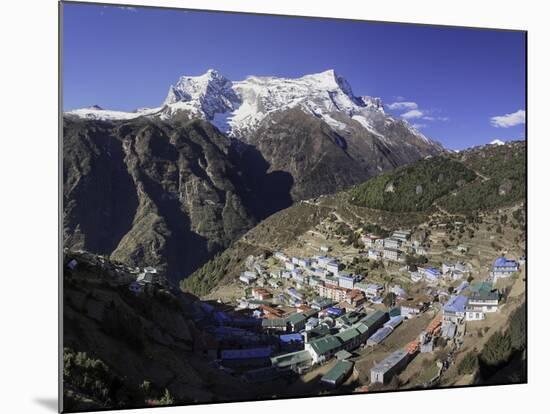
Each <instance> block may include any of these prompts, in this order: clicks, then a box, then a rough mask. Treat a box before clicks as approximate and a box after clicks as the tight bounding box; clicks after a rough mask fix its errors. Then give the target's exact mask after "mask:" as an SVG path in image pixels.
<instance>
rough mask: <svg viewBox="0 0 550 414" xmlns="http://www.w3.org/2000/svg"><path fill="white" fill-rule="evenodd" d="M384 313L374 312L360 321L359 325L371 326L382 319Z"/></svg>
mask: <svg viewBox="0 0 550 414" xmlns="http://www.w3.org/2000/svg"><path fill="white" fill-rule="evenodd" d="M385 314H386V312H382V311H381V310H377V311H374V312H373V313H371V314H370V315H368V316H366V317H365V318H363V319H361V323H363V324H365V325H367V326H369V327H370V326H372V325H374V324H376V323H377V322H378V321H379V320H380V319H382V318H384V315H385Z"/></svg>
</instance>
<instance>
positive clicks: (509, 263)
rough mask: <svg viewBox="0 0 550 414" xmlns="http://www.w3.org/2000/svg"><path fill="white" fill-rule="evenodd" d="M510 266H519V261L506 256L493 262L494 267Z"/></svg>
mask: <svg viewBox="0 0 550 414" xmlns="http://www.w3.org/2000/svg"><path fill="white" fill-rule="evenodd" d="M508 266H517V262H516V261H515V260H512V259H507V258H505V257H502V256H501V257H499V258H497V259H496V260H495V262H494V263H493V267H508Z"/></svg>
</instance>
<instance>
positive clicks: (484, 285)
mask: <svg viewBox="0 0 550 414" xmlns="http://www.w3.org/2000/svg"><path fill="white" fill-rule="evenodd" d="M492 290H493V284H492V283H491V282H479V283H474V284H473V285H472V286H471V287H470V291H471V292H479V293H481V292H490V291H492Z"/></svg>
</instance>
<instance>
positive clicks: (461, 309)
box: [443, 295, 468, 323]
mask: <svg viewBox="0 0 550 414" xmlns="http://www.w3.org/2000/svg"><path fill="white" fill-rule="evenodd" d="M467 303H468V298H467V297H466V296H462V295H458V296H452V297H451V299H450V300H449V301H448V302H447V303H446V304H445V306H444V307H443V320H445V321H449V322H454V323H457V322H460V321H462V320H463V319H464V315H465V312H466V309H465V308H466V304H467Z"/></svg>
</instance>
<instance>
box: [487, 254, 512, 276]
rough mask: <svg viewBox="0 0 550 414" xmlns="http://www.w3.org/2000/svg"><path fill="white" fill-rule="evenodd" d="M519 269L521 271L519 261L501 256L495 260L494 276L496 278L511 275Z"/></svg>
mask: <svg viewBox="0 0 550 414" xmlns="http://www.w3.org/2000/svg"><path fill="white" fill-rule="evenodd" d="M517 271H519V263H518V262H516V261H515V260H513V259H507V258H505V257H503V256H501V257H498V258H497V259H496V260H495V261H494V262H493V271H492V276H493V278H494V279H495V280H496V279H498V278H501V277H509V276H511V275H512V274H513V273H515V272H517Z"/></svg>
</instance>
